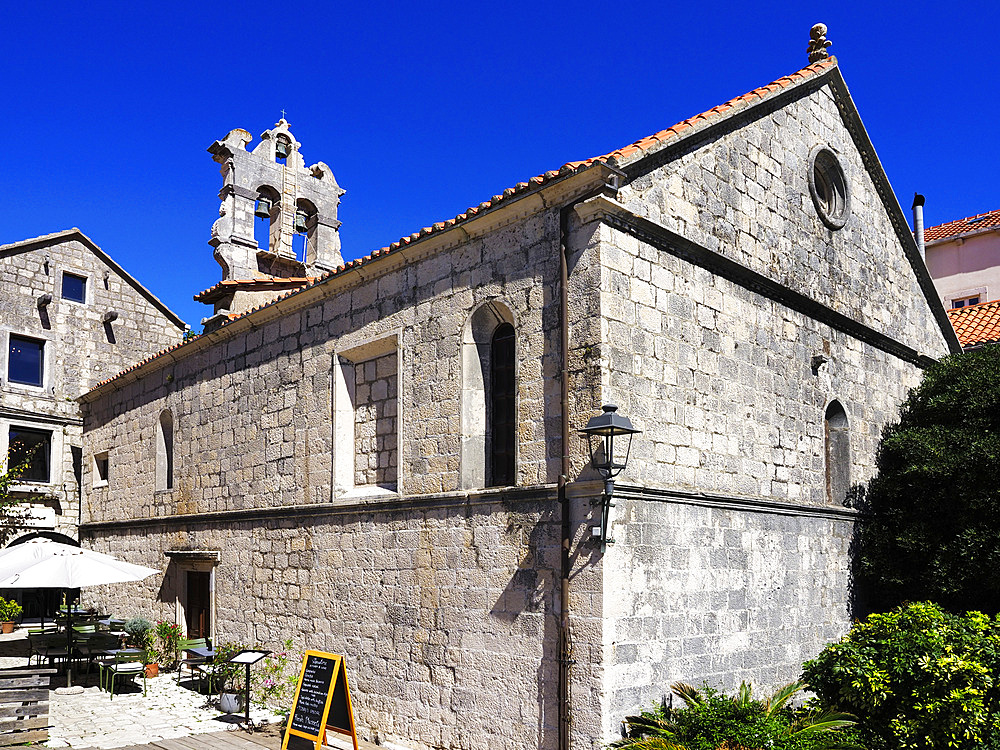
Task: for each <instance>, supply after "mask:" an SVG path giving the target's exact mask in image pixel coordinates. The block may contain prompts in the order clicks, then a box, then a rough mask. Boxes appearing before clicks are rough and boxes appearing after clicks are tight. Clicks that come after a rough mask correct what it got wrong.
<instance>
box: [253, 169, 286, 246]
mask: <svg viewBox="0 0 1000 750" xmlns="http://www.w3.org/2000/svg"><path fill="white" fill-rule="evenodd" d="M280 202H281V197H280V196H279V195H278V191H277V190H275V189H274V188H271V187H268V186H267V185H263V186H261V187H260V188H258V189H257V202H256V203H255V204H254V211H253V215H254V220H253V238H254V239H255V240H256V241H257V247H259V248H260V249H261V250H264V251H268V250H270V249H271V247H272V246H274V247H276V246H277V245H276V244H275V242H276V239H275V237H274V233H275V231H276V230H277V222H278V216H279V214H280V213H281V204H280Z"/></svg>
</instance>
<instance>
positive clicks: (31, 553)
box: [0, 539, 160, 686]
mask: <svg viewBox="0 0 1000 750" xmlns="http://www.w3.org/2000/svg"><path fill="white" fill-rule="evenodd" d="M159 572H160V571H158V570H156V569H155V568H147V567H146V566H144V565H134V564H132V563H127V562H125V561H124V560H119V559H118V558H116V557H112V556H111V555H105V554H104V553H102V552H94V551H93V550H88V549H83V548H82V547H72V546H70V545H68V544H61V543H59V542H53V541H51V540H50V539H32V540H31V541H28V542H25V543H23V544H15V545H13V546H10V547H7V548H6V549H4V550H0V589H51V588H55V589H79V588H84V587H86V586H99V585H101V584H105V583H124V582H126V581H141V580H142V579H143V578H146V577H147V576H151V575H153V573H159ZM66 649H67V658H66V684H67V686H69V685H70V684H72V683H71V679H72V675H71V673H70V662H71V660H70V658H69V657H70V656H71V655H72V651H73V623H72V610H71V609H70V610H67V612H66Z"/></svg>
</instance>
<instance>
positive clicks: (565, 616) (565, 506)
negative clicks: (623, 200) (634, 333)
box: [558, 165, 625, 750]
mask: <svg viewBox="0 0 1000 750" xmlns="http://www.w3.org/2000/svg"><path fill="white" fill-rule="evenodd" d="M601 168H602V169H608V170H610V171H609V172H607V173H606V174H605V178H604V185H603V186H602V187H601V188H599V189H598V190H596V191H594V192H593V193H590V194H588V195H585V196H583V197H581V198H578V199H577V200H575V201H573V202H572V203H570V204H569V205H567V206H563V207H562V209H561V210H560V211H559V349H560V352H559V356H560V366H559V401H560V417H559V421H560V425H559V426H560V433H561V434H560V437H561V442H562V463H561V465H560V469H559V484H558V491H559V505H560V507H561V509H562V550H561V563H560V568H561V569H560V576H559V750H569V746H570V741H569V740H570V738H569V731H570V726H571V724H572V720H573V714H572V710H571V708H572V695H571V693H570V677H571V669H572V667H573V665H574V664H575V663H576V661H575V660H574V659H573V641H572V637H571V633H570V627H569V613H570V607H569V576H570V572H571V568H570V565H571V556H570V551H571V548H572V543H573V538H572V536H573V527H572V517H571V514H570V502H569V497H568V494H567V491H566V488H567V485H568V484H569V469H570V466H569V432H570V430H569V215H570V212H571V211H572V210H573V207H574V206H576V205H577V204H579V203H583V202H584V201H585V200H588V199H589V198H593V197H594V196H596V195H602V194H603V195H607V196H608V197H609V198H617V197H618V189H619V187H620V185H621V181H622V178H623V177H624V176H625V175H624V173H623V172H621V171H619V170H618V169H615V168H614V167H610V166H609V165H602V167H601Z"/></svg>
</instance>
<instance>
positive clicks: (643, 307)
mask: <svg viewBox="0 0 1000 750" xmlns="http://www.w3.org/2000/svg"><path fill="white" fill-rule="evenodd" d="M601 231H602V232H603V233H604V236H605V237H606V242H605V243H603V244H602V250H601V252H602V255H601V257H602V260H603V261H604V263H603V265H604V269H605V278H604V279H603V281H602V290H603V291H602V295H601V299H602V309H603V311H604V314H605V317H606V321H605V323H606V334H605V335H606V341H605V346H604V348H603V352H604V355H605V357H606V363H607V364H606V369H605V370H604V378H605V388H606V398H605V400H611V401H613V402H615V403H618V404H619V405H620V406H621V408H622V412H623V413H626V414H629V415H630V416H631V417H633V419H634V420H635V421H636V422H637V423H638V424H640V425H641V427H642V429H643V430H644V433H643V436H642V439H641V440H637V441H635V446H634V448H633V459H632V461H631V462H630V464H629V471H628V481H629V482H636V483H639V484H645V485H649V486H654V487H672V488H679V489H686V490H692V491H701V492H712V493H720V494H726V495H738V496H743V497H757V498H759V497H766V498H771V499H775V500H784V501H790V502H805V503H813V504H824V503H826V502H827V499H826V492H825V463H824V440H825V437H824V416H825V411H826V407H827V405H828V404H829V402H830V401H831V400H833V399H837V400H838V401H840V403H841V404H842V405H843V407H844V409H845V411H846V412H847V416H848V427H849V433H850V446H851V483H852V484H858V483H864V482H866V481H867V480H868V478H869V477H870V475H871V473H872V471H873V469H874V458H875V448H876V446H877V445H878V440H879V438H880V436H881V431H882V428H883V427H884V426H885V425H886V424H888V423H889V422H891V421H893V420H894V419H896V417H897V408H898V405H899V403H901V401H902V400H903V398H905V396H906V393H907V391H908V389H909V388H911V387H913V386H915V385H916V384H917V383H918V382H919V379H920V369H919V368H918V367H916V366H915V365H911V364H909V363H906V362H903V361H901V360H899V359H897V358H896V357H894V356H893V355H890V354H887V353H885V352H883V351H881V350H879V349H876V348H875V347H873V346H870V345H868V344H866V343H863V342H860V341H858V340H857V339H854V338H852V337H851V336H849V335H847V334H845V333H843V332H841V331H837V330H834V329H832V328H831V327H829V326H827V325H825V324H822V323H819V322H817V321H815V320H812V319H810V318H808V317H806V316H805V315H802V314H801V313H798V312H796V311H794V310H789V309H788V308H787V307H785V306H783V305H782V304H781V303H779V302H775V301H774V300H771V299H768V298H766V297H763V296H761V295H759V294H756V293H754V292H751V291H750V290H748V289H746V288H744V287H741V286H739V285H737V284H735V283H733V282H730V281H727V280H725V279H722V278H721V277H718V276H713V275H712V274H710V273H709V272H707V271H705V270H703V269H700V268H697V267H694V266H692V265H691V264H689V263H687V262H686V261H682V260H680V259H678V258H676V257H675V256H672V255H669V254H668V253H665V252H662V251H660V250H657V249H656V248H653V247H651V246H649V245H647V244H645V243H641V242H639V241H638V240H637V239H635V238H634V237H632V236H630V235H627V234H625V233H623V232H619V231H617V230H613V229H610V228H608V227H602V229H601ZM623 285H624V289H626V290H627V291H628V295H629V296H627V297H626V296H623V295H622V294H620V293H619V290H620V289H622V287H623ZM824 352H826V353H827V355H828V356H829V361H828V362H827V363H825V364H824V365H822V366H821V367H819V368H818V370H817V371H816V372H814V371H813V369H812V357H813V355H814V354H822V353H824ZM939 353H943V352H939Z"/></svg>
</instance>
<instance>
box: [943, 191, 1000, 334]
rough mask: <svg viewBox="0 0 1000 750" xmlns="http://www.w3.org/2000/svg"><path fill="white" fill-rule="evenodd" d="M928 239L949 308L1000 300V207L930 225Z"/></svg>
mask: <svg viewBox="0 0 1000 750" xmlns="http://www.w3.org/2000/svg"><path fill="white" fill-rule="evenodd" d="M924 242H925V246H926V259H927V270H928V271H929V272H930V274H931V278H932V279H934V285H935V287H937V291H938V295H939V296H940V298H941V301H942V302H943V303H944V306H945V309H948V310H950V309H954V308H963V307H968V306H969V305H976V304H980V303H983V302H990V301H993V300H998V299H1000V210H998V211H990V212H988V213H984V214H979V215H977V216H970V217H969V218H967V219H958V220H956V221H949V222H948V223H946V224H939V225H938V226H936V227H929V228H927V229H926V230H924ZM963 343H964V342H963Z"/></svg>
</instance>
